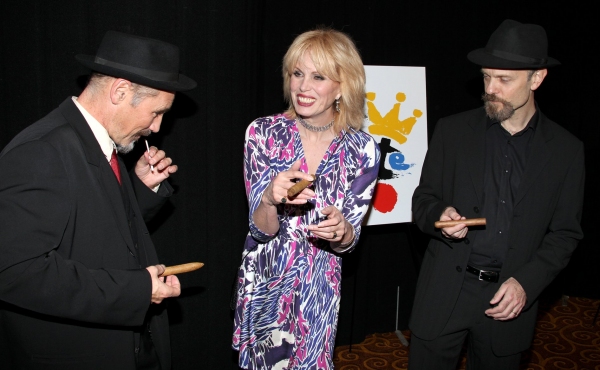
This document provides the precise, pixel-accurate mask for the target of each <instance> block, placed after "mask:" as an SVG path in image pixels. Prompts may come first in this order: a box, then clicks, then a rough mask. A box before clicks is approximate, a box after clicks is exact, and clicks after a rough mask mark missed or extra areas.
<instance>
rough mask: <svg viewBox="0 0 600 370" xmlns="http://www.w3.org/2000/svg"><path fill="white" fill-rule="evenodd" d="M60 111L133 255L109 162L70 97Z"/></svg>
mask: <svg viewBox="0 0 600 370" xmlns="http://www.w3.org/2000/svg"><path fill="white" fill-rule="evenodd" d="M61 111H62V114H63V115H64V117H65V118H66V119H67V121H68V122H69V124H70V125H71V126H72V127H73V129H74V130H75V132H76V133H77V135H78V136H79V138H80V140H81V144H82V147H83V150H84V152H85V156H86V160H87V162H88V163H89V164H90V166H91V168H93V169H94V173H95V174H96V178H97V180H98V182H99V183H100V186H101V187H102V189H103V190H104V192H105V193H106V198H107V199H108V200H109V203H110V205H111V208H112V210H113V216H114V217H113V219H114V220H115V223H116V224H117V228H118V229H119V232H120V234H121V236H122V237H123V239H124V240H125V243H127V247H128V248H129V250H130V251H131V253H132V254H133V255H134V256H135V255H136V253H137V252H136V251H135V248H134V244H133V239H132V238H131V233H130V231H129V228H128V223H127V216H126V215H125V207H124V206H123V197H122V195H121V189H120V186H119V182H118V181H117V178H116V176H115V174H114V172H113V171H112V168H111V167H110V164H109V163H108V161H107V160H106V158H105V157H104V154H103V153H102V150H101V149H100V144H98V141H97V140H96V137H95V136H94V133H93V132H92V130H91V129H90V127H89V125H88V123H87V121H86V120H85V119H84V118H83V116H82V115H81V112H80V111H79V109H78V108H77V107H76V106H75V104H74V103H73V102H72V101H71V98H69V99H67V101H66V102H65V103H63V104H62V105H61ZM119 165H120V168H121V177H122V178H124V177H126V176H127V172H126V171H124V167H123V166H121V164H119Z"/></svg>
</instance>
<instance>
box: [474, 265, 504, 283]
mask: <svg viewBox="0 0 600 370" xmlns="http://www.w3.org/2000/svg"><path fill="white" fill-rule="evenodd" d="M467 271H468V272H470V273H471V274H475V275H477V276H478V277H479V280H485V281H489V282H492V283H497V282H498V278H499V277H500V273H499V272H497V271H486V270H479V269H476V268H475V267H472V266H469V265H467Z"/></svg>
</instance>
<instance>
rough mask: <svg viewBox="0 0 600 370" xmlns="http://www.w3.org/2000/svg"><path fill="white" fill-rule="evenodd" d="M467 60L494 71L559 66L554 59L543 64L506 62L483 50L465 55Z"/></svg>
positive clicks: (506, 60) (549, 59)
mask: <svg viewBox="0 0 600 370" xmlns="http://www.w3.org/2000/svg"><path fill="white" fill-rule="evenodd" d="M467 58H468V59H469V60H470V61H471V62H473V63H475V64H478V65H480V66H482V67H487V68H495V69H540V68H548V67H554V66H558V65H560V62H559V61H558V60H556V59H554V58H551V57H548V60H546V62H545V63H524V62H519V61H513V60H508V59H504V58H500V57H497V56H495V55H492V54H490V53H489V52H487V51H486V50H485V49H484V48H481V49H476V50H473V51H472V52H470V53H469V54H467Z"/></svg>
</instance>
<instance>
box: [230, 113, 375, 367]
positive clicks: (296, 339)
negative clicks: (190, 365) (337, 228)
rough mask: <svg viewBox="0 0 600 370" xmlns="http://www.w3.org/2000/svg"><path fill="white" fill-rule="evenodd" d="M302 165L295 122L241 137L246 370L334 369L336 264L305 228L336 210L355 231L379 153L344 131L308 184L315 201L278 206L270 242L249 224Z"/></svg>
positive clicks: (240, 302)
mask: <svg viewBox="0 0 600 370" xmlns="http://www.w3.org/2000/svg"><path fill="white" fill-rule="evenodd" d="M299 159H301V160H302V167H301V171H305V172H308V168H307V164H306V162H305V159H304V151H303V148H302V141H301V139H300V135H299V133H298V129H297V127H296V123H295V121H294V120H290V119H287V118H286V117H285V116H284V115H276V116H269V117H264V118H259V119H257V120H255V121H254V122H252V123H251V124H250V125H249V126H248V129H247V131H246V142H245V151H244V180H245V185H246V194H247V197H248V203H249V208H250V217H249V218H250V232H249V233H248V236H247V238H246V243H245V245H244V254H243V257H244V258H243V260H242V264H241V266H240V269H239V272H238V286H237V308H236V310H235V319H234V333H233V348H234V349H236V350H239V352H240V354H239V365H240V367H242V368H244V369H333V359H332V356H333V351H334V344H335V335H336V331H337V319H338V311H339V303H340V278H341V265H342V261H341V258H340V257H339V256H338V255H337V254H336V252H334V251H332V250H331V248H330V246H329V242H325V241H323V240H321V239H318V238H316V237H314V236H311V234H310V232H309V231H308V230H307V229H306V227H307V225H309V224H314V223H318V221H317V219H318V218H319V211H320V210H321V209H323V208H325V207H327V206H329V205H334V206H336V207H337V208H338V209H339V210H340V211H341V212H342V214H343V215H344V216H345V217H346V219H347V220H348V222H350V223H351V224H352V225H353V226H354V230H355V235H356V238H355V239H354V242H353V243H352V245H350V246H349V247H347V249H345V251H350V250H352V249H353V248H354V246H355V245H356V242H357V241H358V238H359V236H360V231H361V222H362V220H363V217H364V215H365V213H366V212H367V209H368V207H369V204H370V202H371V197H372V195H373V189H374V187H375V182H376V180H377V172H378V169H379V159H380V152H379V147H378V145H377V143H376V142H375V140H374V139H373V138H372V137H371V136H369V135H368V134H366V133H364V132H362V131H354V130H350V131H348V132H344V131H342V132H341V133H340V134H339V135H338V136H337V137H336V138H335V139H334V140H333V141H332V143H331V145H330V146H329V149H328V150H327V152H326V154H325V156H324V157H323V159H322V161H321V163H320V165H319V168H318V170H317V173H316V175H317V179H316V181H315V182H314V183H313V184H314V190H315V193H316V194H317V196H316V199H314V200H313V201H312V203H308V204H307V205H304V206H296V205H290V204H288V205H281V204H280V205H278V213H279V223H280V228H279V232H278V233H277V234H276V235H268V234H265V233H263V232H262V231H260V230H259V229H258V228H257V227H256V225H254V223H253V221H252V214H253V212H254V211H255V210H256V208H257V207H258V205H259V204H260V201H261V196H262V194H263V192H264V190H265V189H266V187H267V186H268V185H269V183H270V182H271V179H272V178H274V177H275V176H276V175H277V174H278V173H279V172H282V171H286V170H288V169H289V168H290V167H291V166H292V164H293V163H294V162H295V161H297V160H299Z"/></svg>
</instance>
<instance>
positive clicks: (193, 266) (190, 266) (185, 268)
mask: <svg viewBox="0 0 600 370" xmlns="http://www.w3.org/2000/svg"><path fill="white" fill-rule="evenodd" d="M202 266H204V264H203V263H202V262H190V263H184V264H183V265H175V266H168V267H165V272H163V273H162V274H160V275H158V276H159V277H163V276H169V275H177V274H183V273H184V272H190V271H194V270H198V269H199V268H200V267H202Z"/></svg>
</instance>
